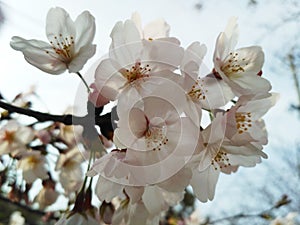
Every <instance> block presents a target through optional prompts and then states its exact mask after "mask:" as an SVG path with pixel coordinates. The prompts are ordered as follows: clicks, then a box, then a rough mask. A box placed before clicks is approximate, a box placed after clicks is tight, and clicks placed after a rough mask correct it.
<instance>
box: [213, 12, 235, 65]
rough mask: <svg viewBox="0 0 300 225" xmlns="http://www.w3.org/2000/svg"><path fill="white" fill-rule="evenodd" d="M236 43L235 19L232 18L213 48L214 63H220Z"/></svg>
mask: <svg viewBox="0 0 300 225" xmlns="http://www.w3.org/2000/svg"><path fill="white" fill-rule="evenodd" d="M237 41H238V26H237V18H236V17H232V18H230V20H229V21H228V23H227V26H226V28H225V31H224V32H222V33H220V34H219V36H218V38H217V41H216V46H215V52H214V63H215V64H216V63H220V62H221V61H223V60H224V59H225V57H226V56H227V55H229V53H230V52H231V51H233V50H234V48H235V46H236V44H237Z"/></svg>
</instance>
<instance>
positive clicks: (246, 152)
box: [222, 143, 268, 165]
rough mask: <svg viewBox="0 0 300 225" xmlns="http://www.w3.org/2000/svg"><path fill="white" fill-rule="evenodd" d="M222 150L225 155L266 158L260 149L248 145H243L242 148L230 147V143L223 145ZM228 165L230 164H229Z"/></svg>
mask: <svg viewBox="0 0 300 225" xmlns="http://www.w3.org/2000/svg"><path fill="white" fill-rule="evenodd" d="M222 148H223V149H225V150H226V152H227V153H229V154H232V155H243V156H253V155H256V156H261V157H263V158H268V156H267V155H266V153H264V152H263V151H261V149H260V148H257V147H255V146H254V145H252V144H250V143H248V144H245V145H244V146H234V145H230V143H228V144H226V145H225V144H224V145H223V147H222ZM230 164H232V163H231V162H230ZM232 165H234V164H232Z"/></svg>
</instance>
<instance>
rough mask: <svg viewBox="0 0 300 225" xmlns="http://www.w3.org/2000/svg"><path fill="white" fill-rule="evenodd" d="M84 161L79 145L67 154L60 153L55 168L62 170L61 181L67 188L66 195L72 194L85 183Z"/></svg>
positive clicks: (65, 188)
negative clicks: (82, 166) (82, 165)
mask: <svg viewBox="0 0 300 225" xmlns="http://www.w3.org/2000/svg"><path fill="white" fill-rule="evenodd" d="M83 161H84V158H83V156H82V155H81V153H80V151H79V149H78V148H77V147H75V148H73V149H71V150H69V151H68V152H67V153H65V154H60V156H59V158H58V160H57V163H56V167H55V170H57V171H60V173H59V181H60V183H61V185H62V187H63V188H64V190H65V195H67V196H68V195H70V194H71V193H72V192H76V191H78V190H79V189H80V187H81V185H82V183H83V171H82V168H81V163H82V162H83Z"/></svg>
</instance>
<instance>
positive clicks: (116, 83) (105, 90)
mask: <svg viewBox="0 0 300 225" xmlns="http://www.w3.org/2000/svg"><path fill="white" fill-rule="evenodd" d="M126 82H127V79H125V78H124V77H123V76H122V75H121V74H120V73H119V72H118V70H117V69H116V68H115V66H114V65H113V64H112V61H111V60H110V59H104V60H102V61H101V62H100V64H99V66H98V67H97V69H96V72H95V85H96V87H97V89H98V90H99V91H101V93H102V95H103V96H104V97H106V98H108V99H110V100H115V99H116V97H117V95H118V94H119V91H120V89H121V87H123V86H124V85H125V84H126Z"/></svg>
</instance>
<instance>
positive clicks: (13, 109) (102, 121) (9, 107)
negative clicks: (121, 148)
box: [0, 100, 110, 127]
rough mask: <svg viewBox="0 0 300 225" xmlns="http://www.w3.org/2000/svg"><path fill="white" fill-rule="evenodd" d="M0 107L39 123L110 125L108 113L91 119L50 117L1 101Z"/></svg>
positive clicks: (88, 117) (46, 114) (67, 115)
mask: <svg viewBox="0 0 300 225" xmlns="http://www.w3.org/2000/svg"><path fill="white" fill-rule="evenodd" d="M0 107H1V108H3V109H5V110H7V111H8V112H9V113H19V114H22V115H26V116H30V117H33V118H35V119H37V120H38V121H39V122H46V121H53V122H60V123H63V124H65V125H85V124H87V123H91V121H92V120H94V121H93V123H94V124H95V125H98V126H100V127H101V126H102V125H104V124H108V123H110V116H109V113H108V114H105V115H103V116H98V115H95V117H91V116H90V115H86V116H74V115H71V114H66V115H52V114H49V113H43V112H38V111H35V110H31V109H25V108H21V107H18V106H14V105H11V104H9V103H6V102H4V101H2V100H0Z"/></svg>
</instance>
